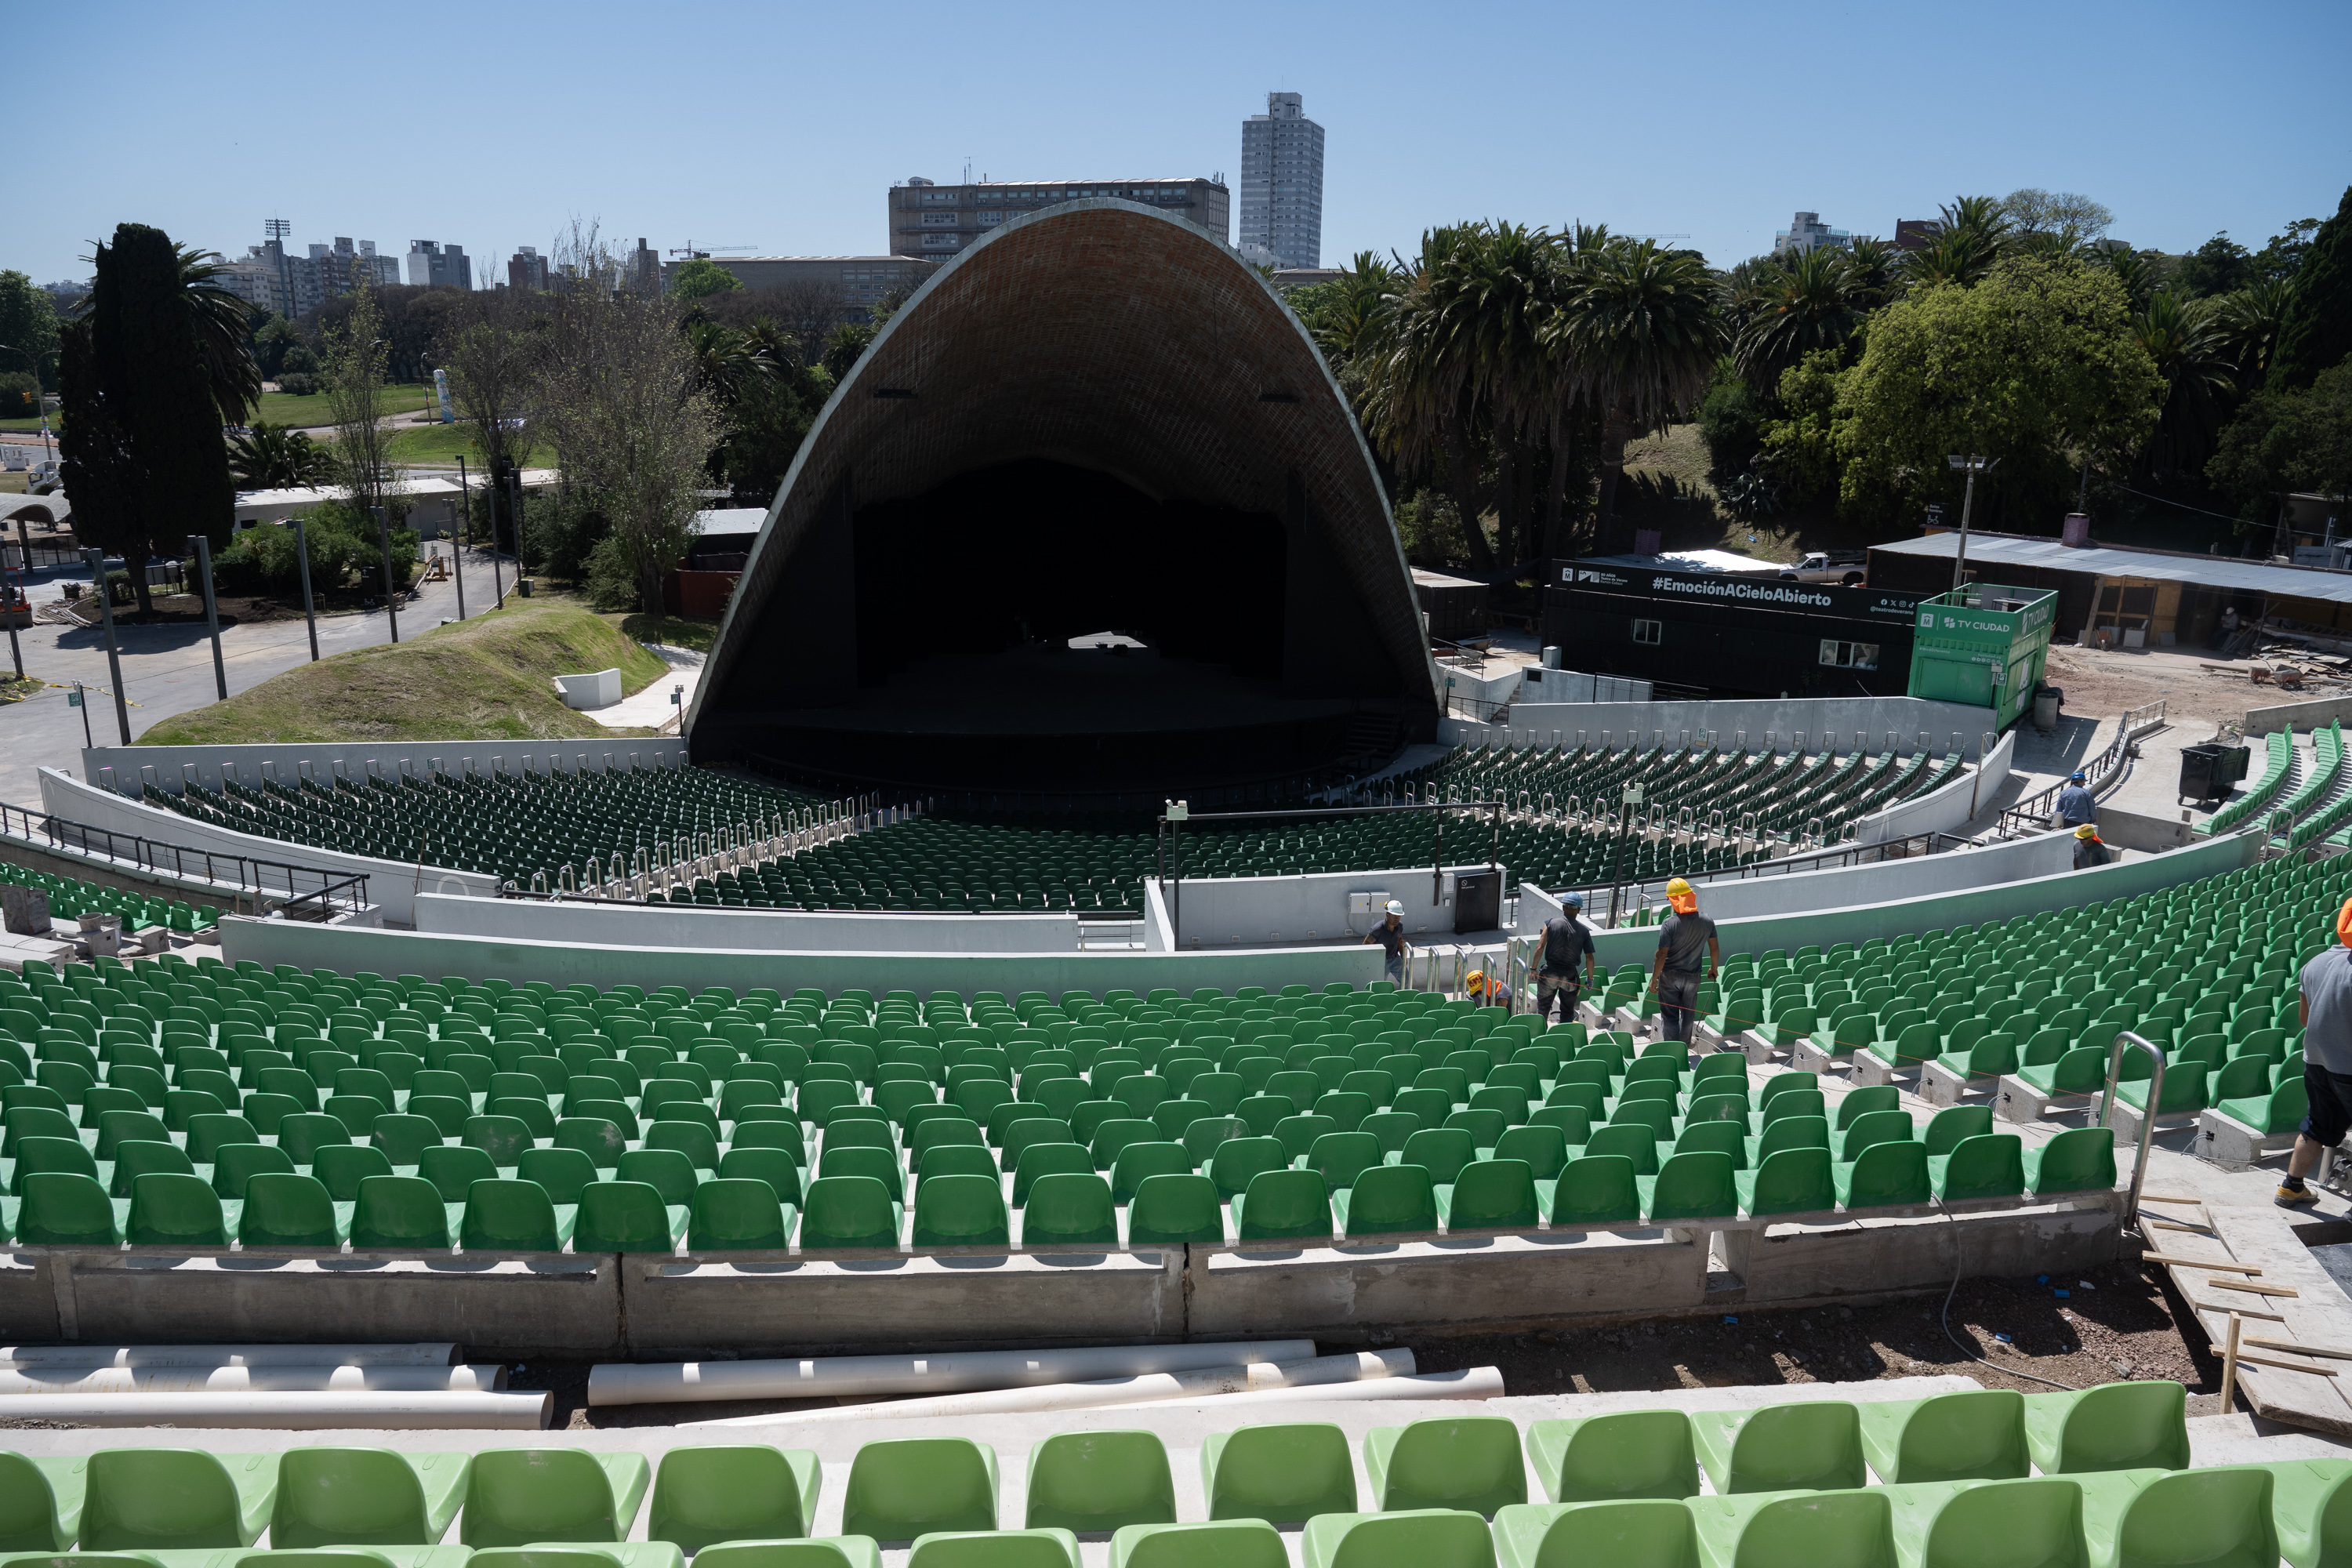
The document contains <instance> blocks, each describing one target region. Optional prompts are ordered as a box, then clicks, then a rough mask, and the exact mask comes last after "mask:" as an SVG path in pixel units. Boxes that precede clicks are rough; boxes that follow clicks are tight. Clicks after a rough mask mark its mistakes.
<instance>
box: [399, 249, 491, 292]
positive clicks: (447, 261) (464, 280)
mask: <svg viewBox="0 0 2352 1568" xmlns="http://www.w3.org/2000/svg"><path fill="white" fill-rule="evenodd" d="M395 281H397V280H396V279H395ZM408 281H409V282H411V283H412V284H416V285H420V286H425V287H439V288H450V289H471V288H472V287H473V286H474V263H473V260H472V258H469V257H467V254H466V247H464V246H462V245H452V244H446V243H436V242H435V241H433V240H429V239H412V240H410V241H409V242H408Z"/></svg>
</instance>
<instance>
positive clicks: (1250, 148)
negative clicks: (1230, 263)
mask: <svg viewBox="0 0 2352 1568" xmlns="http://www.w3.org/2000/svg"><path fill="white" fill-rule="evenodd" d="M1241 198H1242V210H1241V232H1240V234H1239V235H1238V236H1237V237H1236V238H1235V240H1234V245H1235V247H1237V248H1238V249H1239V250H1240V251H1241V253H1242V258H1243V259H1244V260H1246V261H1248V262H1250V263H1251V264H1252V265H1253V266H1258V267H1276V268H1312V267H1320V266H1322V265H1323V127H1322V126H1320V125H1318V124H1317V123H1316V122H1315V121H1312V120H1309V119H1307V107H1306V103H1305V100H1303V99H1302V97H1301V96H1300V95H1299V94H1297V93H1295V92H1269V93H1267V94H1266V95H1265V113H1264V114H1253V115H1251V116H1250V117H1249V118H1248V119H1247V120H1244V121H1242V173H1241Z"/></svg>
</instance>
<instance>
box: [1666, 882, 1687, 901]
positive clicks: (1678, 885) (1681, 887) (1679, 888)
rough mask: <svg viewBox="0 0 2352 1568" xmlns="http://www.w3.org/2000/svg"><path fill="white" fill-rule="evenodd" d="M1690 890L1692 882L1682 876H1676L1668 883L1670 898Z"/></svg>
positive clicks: (1667, 888) (1667, 895)
mask: <svg viewBox="0 0 2352 1568" xmlns="http://www.w3.org/2000/svg"><path fill="white" fill-rule="evenodd" d="M1690 890H1691V885H1690V883H1689V882H1687V881H1685V880H1684V879H1682V878H1680V877H1676V878H1675V879H1674V880H1672V881H1670V882H1668V883H1667V884H1666V897H1668V898H1670V899H1674V898H1680V897H1681V896H1683V895H1684V894H1685V893H1688V892H1689V891H1690Z"/></svg>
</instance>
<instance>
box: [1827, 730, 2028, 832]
mask: <svg viewBox="0 0 2352 1568" xmlns="http://www.w3.org/2000/svg"><path fill="white" fill-rule="evenodd" d="M2016 755H2017V732H2016V731H2013V730H2012V731H2010V732H2009V733H2008V734H2006V735H2003V736H2002V737H2001V738H2000V741H1998V742H1995V743H1994V745H1993V748H1992V750H1991V751H1990V752H1987V753H1986V754H1985V757H1984V759H1983V761H1982V763H1980V764H1979V766H1978V767H1977V768H1976V769H1974V770H1969V769H1966V768H1963V769H1962V770H1961V772H1960V773H1959V775H1958V777H1957V778H1954V779H1952V780H1951V781H1950V782H1949V783H1948V784H1943V785H1941V786H1939V787H1937V788H1936V789H1932V790H1930V791H1928V792H1927V794H1926V795H1916V796H1915V797H1913V798H1912V799H1910V800H1903V801H1897V802H1895V804H1894V805H1890V806H1888V807H1887V808H1886V809H1885V810H1884V811H1879V812H1874V813H1872V814H1871V815H1870V816H1865V817H1864V818H1863V819H1862V820H1861V821H1860V822H1858V823H1856V824H1855V825H1854V827H1855V834H1854V837H1855V841H1856V842H1858V843H1862V844H1884V843H1885V842H1886V841H1887V840H1889V839H1891V838H1907V837H1910V836H1911V835H1912V834H1915V833H1956V832H1958V831H1959V830H1960V829H1961V828H1963V827H1965V826H1968V823H1969V818H1971V817H1973V816H1975V815H1976V814H1977V811H1978V810H1979V807H1980V806H1981V805H1983V804H1984V803H1985V802H1987V801H1990V800H1991V799H1992V798H1993V797H1994V795H1997V794H1998V793H2000V786H2001V785H2002V784H2006V783H2008V782H2009V772H2010V762H2011V759H2012V758H2013V757H2015V756H2016Z"/></svg>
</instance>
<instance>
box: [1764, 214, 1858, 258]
mask: <svg viewBox="0 0 2352 1568" xmlns="http://www.w3.org/2000/svg"><path fill="white" fill-rule="evenodd" d="M1852 244H1853V236H1852V235H1851V234H1848V233H1847V232H1846V231H1845V230H1844V229H1842V228H1832V227H1831V226H1829V225H1827V224H1825V223H1823V222H1822V215H1821V214H1819V213H1799V214H1797V215H1796V216H1795V217H1794V218H1793V219H1792V220H1791V221H1790V225H1789V226H1788V227H1786V228H1784V229H1781V230H1780V232H1778V233H1777V234H1775V235H1773V237H1772V254H1773V255H1775V256H1781V255H1787V254H1790V253H1793V254H1795V255H1798V256H1803V255H1805V254H1806V253H1807V252H1809V251H1811V250H1812V249H1813V248H1814V247H1816V246H1827V247H1830V248H1831V249H1832V250H1843V249H1845V248H1846V247H1848V246H1850V245H1852Z"/></svg>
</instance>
